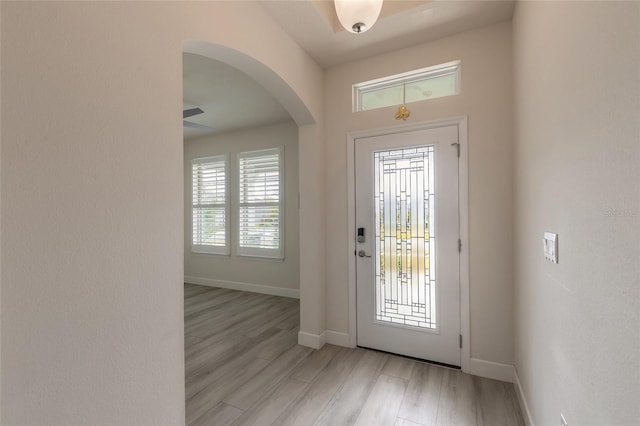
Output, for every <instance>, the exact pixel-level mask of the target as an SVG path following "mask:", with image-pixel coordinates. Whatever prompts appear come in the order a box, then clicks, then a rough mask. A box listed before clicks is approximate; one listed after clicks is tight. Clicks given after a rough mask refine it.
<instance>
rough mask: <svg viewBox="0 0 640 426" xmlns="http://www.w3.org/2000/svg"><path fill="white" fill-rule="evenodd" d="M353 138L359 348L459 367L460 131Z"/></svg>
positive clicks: (451, 128)
mask: <svg viewBox="0 0 640 426" xmlns="http://www.w3.org/2000/svg"><path fill="white" fill-rule="evenodd" d="M354 140H355V142H354V145H355V157H354V159H355V166H354V171H355V229H354V238H356V236H355V234H356V230H358V229H359V228H363V229H364V241H356V242H355V249H356V250H355V253H357V254H358V256H357V257H356V262H355V263H356V282H357V284H356V286H357V333H358V335H357V344H358V345H359V346H363V347H370V348H374V349H380V350H384V351H388V352H393V353H399V354H403V355H408V356H412V357H416V358H422V359H428V360H431V361H437V362H441V363H445V364H450V365H456V366H459V365H461V353H460V340H459V335H460V330H461V324H460V254H459V251H458V250H459V248H458V239H459V238H460V232H459V231H460V227H459V206H458V172H459V170H458V146H457V144H458V143H459V136H458V126H457V125H448V126H439V127H437V126H436V127H431V128H424V129H415V130H412V131H400V132H398V133H391V132H386V133H384V134H381V135H375V136H368V137H361V138H354ZM417 147H420V148H417ZM401 181H403V183H406V182H411V183H410V184H407V185H405V186H403V188H405V189H403V190H402V191H400V190H399V188H400V182H401ZM429 182H431V187H429ZM396 189H398V191H397V192H396ZM361 238H362V237H361ZM369 256H370V257H369ZM396 265H397V266H396Z"/></svg>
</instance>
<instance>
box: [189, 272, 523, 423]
mask: <svg viewBox="0 0 640 426" xmlns="http://www.w3.org/2000/svg"><path fill="white" fill-rule="evenodd" d="M184 293H185V302H184V311H185V352H186V354H185V363H186V398H187V401H186V414H187V424H188V425H212V426H214V425H215V426H219V425H295V426H307V425H335V426H339V425H363V426H373V425H385V426H386V425H389V426H420V425H423V426H431V425H486V426H499V425H509V426H512V425H523V424H524V422H523V419H522V416H521V414H520V409H519V407H518V400H517V396H516V394H515V391H514V388H513V385H511V384H510V383H504V382H499V381H495V380H490V379H484V378H479V377H475V376H470V375H468V374H464V373H462V372H460V371H459V370H454V369H449V368H444V367H440V366H436V365H432V364H428V363H425V362H420V361H415V360H412V359H407V358H403V357H399V356H393V355H388V354H384V353H380V352H376V351H370V350H365V349H359V348H356V349H350V348H342V347H338V346H333V345H325V346H324V347H323V348H322V349H320V350H312V349H310V348H306V347H303V346H299V345H298V344H297V339H298V337H297V333H298V325H299V316H300V313H299V302H298V300H295V299H287V298H283V297H276V296H268V295H262V294H256V293H245V292H240V291H233V290H225V289H218V288H211V287H202V286H196V285H189V284H186V285H185V289H184Z"/></svg>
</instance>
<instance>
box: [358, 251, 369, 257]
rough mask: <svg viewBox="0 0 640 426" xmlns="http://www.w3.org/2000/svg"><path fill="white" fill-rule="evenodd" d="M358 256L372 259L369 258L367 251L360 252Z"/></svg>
mask: <svg viewBox="0 0 640 426" xmlns="http://www.w3.org/2000/svg"><path fill="white" fill-rule="evenodd" d="M358 256H360V257H371V256H367V253H365V251H364V250H360V251H359V252H358Z"/></svg>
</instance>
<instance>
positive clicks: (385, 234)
mask: <svg viewBox="0 0 640 426" xmlns="http://www.w3.org/2000/svg"><path fill="white" fill-rule="evenodd" d="M374 182H375V183H374V214H375V218H374V221H375V222H374V223H375V224H376V225H375V243H374V247H375V255H374V257H375V262H376V269H375V274H376V283H375V305H376V313H375V315H376V320H378V321H383V322H388V323H393V324H398V325H404V326H410V327H420V328H423V329H425V328H426V329H434V328H436V327H437V322H436V287H435V283H436V275H435V273H436V271H435V265H436V263H435V233H434V225H435V222H434V211H435V210H434V207H435V205H434V203H435V193H434V190H435V182H434V147H433V145H429V146H421V147H412V148H404V149H394V150H388V151H378V152H375V153H374Z"/></svg>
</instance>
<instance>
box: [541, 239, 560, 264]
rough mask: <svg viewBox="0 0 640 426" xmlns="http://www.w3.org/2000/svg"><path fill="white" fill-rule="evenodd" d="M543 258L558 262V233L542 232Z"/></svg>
mask: <svg viewBox="0 0 640 426" xmlns="http://www.w3.org/2000/svg"><path fill="white" fill-rule="evenodd" d="M543 245H544V258H545V259H547V260H549V261H550V262H551V263H558V234H552V233H551V232H545V233H544V239H543Z"/></svg>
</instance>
